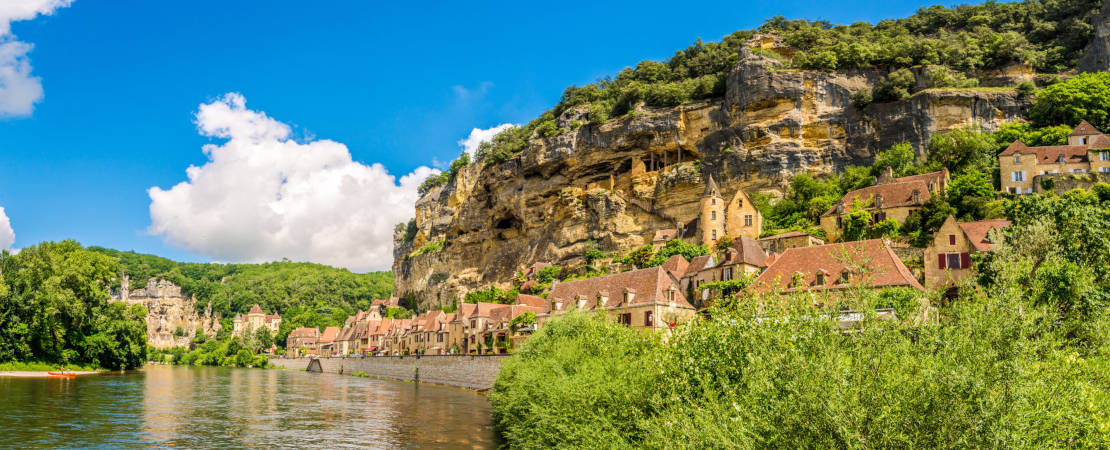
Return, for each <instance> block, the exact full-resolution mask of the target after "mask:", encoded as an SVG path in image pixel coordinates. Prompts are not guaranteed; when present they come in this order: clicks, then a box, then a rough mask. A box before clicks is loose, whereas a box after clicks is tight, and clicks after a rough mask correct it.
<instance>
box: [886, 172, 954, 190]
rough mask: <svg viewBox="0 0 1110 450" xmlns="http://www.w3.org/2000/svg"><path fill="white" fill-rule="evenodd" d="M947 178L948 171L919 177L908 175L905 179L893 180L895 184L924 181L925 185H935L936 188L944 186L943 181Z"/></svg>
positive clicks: (924, 174)
mask: <svg viewBox="0 0 1110 450" xmlns="http://www.w3.org/2000/svg"><path fill="white" fill-rule="evenodd" d="M947 178H948V169H944V170H938V171H936V172H929V173H923V174H919V175H910V176H906V177H898V178H895V179H894V182H895V183H905V182H907V181H924V182H925V184H926V185H928V184H929V183H936V186H942V185H944V184H946V182H945V180H946V179H947Z"/></svg>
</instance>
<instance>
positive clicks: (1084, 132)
mask: <svg viewBox="0 0 1110 450" xmlns="http://www.w3.org/2000/svg"><path fill="white" fill-rule="evenodd" d="M1094 134H1102V133H1101V132H1099V131H1098V130H1097V129H1095V127H1094V125H1091V123H1090V122H1087V121H1086V120H1084V121H1082V122H1079V125H1078V126H1076V127H1075V129H1074V130H1072V132H1071V133H1070V134H1068V136H1091V135H1094Z"/></svg>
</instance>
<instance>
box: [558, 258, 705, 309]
mask: <svg viewBox="0 0 1110 450" xmlns="http://www.w3.org/2000/svg"><path fill="white" fill-rule="evenodd" d="M672 286H673V287H674V288H675V289H676V291H675V293H674V298H675V303H676V304H677V305H678V306H681V307H685V308H693V306H691V305H690V302H688V301H686V296H685V295H683V294H682V289H679V286H678V283H677V282H676V281H675V279H674V278H673V277H672V276H671V274H670V273H669V272H667V271H666V270H665V269H663V268H662V267H650V268H647V269H640V270H633V271H630V272H622V273H618V274H613V275H606V276H603V277H597V278H587V279H585V280H574V281H564V282H562V283H559V284H556V285H555V287H553V288H551V293H550V294H548V295H547V299H548V300H549V301H552V302H554V301H556V300H560V301H562V302H563V308H562V309H566V307H567V306H568V305H572V304H574V303H575V301H576V300H577V299H578V298H579V297H581V298H582V299H583V300H585V301H586V306H585V308H586V309H590V308H594V307H596V306H597V300H598V295H599V294H601V296H604V297H608V303H606V304H604V305H602V306H603V307H616V306H620V304H621V301H622V299H623V298H624V292H625V290H629V291H631V292H633V293H634V294H635V295H634V296H633V297H632V302H631V303H632V304H633V305H635V304H642V303H669V301H668V299H667V294H668V292H669V291H670V288H671V287H672ZM552 309H554V308H552Z"/></svg>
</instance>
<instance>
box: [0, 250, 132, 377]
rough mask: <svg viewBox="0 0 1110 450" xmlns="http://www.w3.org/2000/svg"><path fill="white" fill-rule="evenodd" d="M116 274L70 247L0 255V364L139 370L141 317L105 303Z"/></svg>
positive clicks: (105, 260)
mask: <svg viewBox="0 0 1110 450" xmlns="http://www.w3.org/2000/svg"><path fill="white" fill-rule="evenodd" d="M117 268H118V263H117V262H116V261H115V260H114V259H112V258H110V257H108V256H105V255H102V254H100V253H97V252H92V251H89V250H86V249H84V248H82V247H81V246H80V244H78V243H76V242H74V241H62V242H43V243H41V244H38V245H35V246H32V247H28V248H25V249H23V251H21V252H20V253H19V254H18V255H15V256H12V255H9V254H7V253H6V252H4V253H3V254H0V274H2V275H0V285H2V286H3V287H2V288H0V294H3V295H0V361H13V360H14V361H30V360H38V361H44V362H52V363H59V364H68V363H77V364H95V365H98V366H100V367H104V368H109V369H131V368H135V367H138V366H139V365H141V364H142V362H143V358H144V354H145V351H146V323H145V318H146V310H145V309H144V308H143V307H142V306H133V307H128V306H127V305H125V304H122V303H112V302H109V295H108V286H109V285H110V283H111V280H112V278H113V277H114V276H115V274H116V272H117Z"/></svg>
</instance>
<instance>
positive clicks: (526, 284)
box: [520, 280, 540, 291]
mask: <svg viewBox="0 0 1110 450" xmlns="http://www.w3.org/2000/svg"><path fill="white" fill-rule="evenodd" d="M539 284H540V283H539V282H538V281H536V280H528V281H525V282H524V284H522V285H520V290H522V291H531V290H532V289H534V288H535V287H536V286H539Z"/></svg>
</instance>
